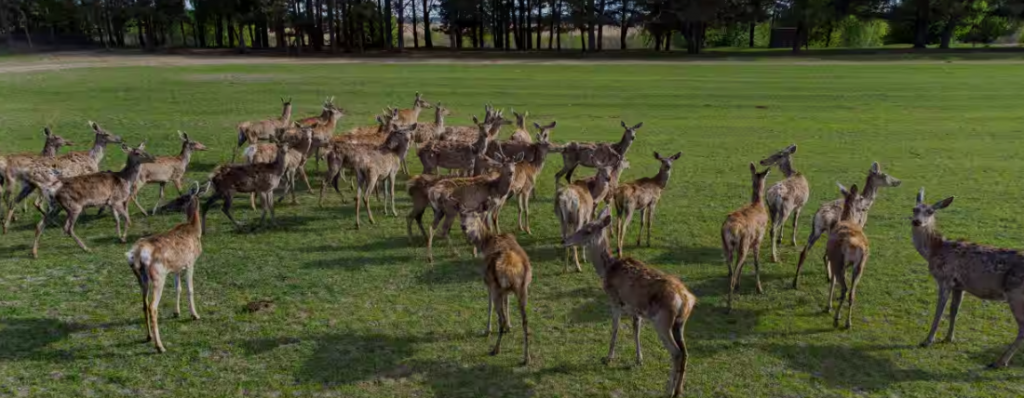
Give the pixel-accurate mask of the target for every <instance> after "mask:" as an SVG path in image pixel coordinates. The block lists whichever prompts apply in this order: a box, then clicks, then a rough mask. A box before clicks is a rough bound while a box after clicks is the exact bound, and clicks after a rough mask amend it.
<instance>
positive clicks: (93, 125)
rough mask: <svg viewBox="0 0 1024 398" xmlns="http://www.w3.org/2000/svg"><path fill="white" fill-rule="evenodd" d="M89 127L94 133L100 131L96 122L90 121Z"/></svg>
mask: <svg viewBox="0 0 1024 398" xmlns="http://www.w3.org/2000/svg"><path fill="white" fill-rule="evenodd" d="M89 127H92V130H93V131H100V125H98V124H96V122H94V121H92V120H90V121H89Z"/></svg>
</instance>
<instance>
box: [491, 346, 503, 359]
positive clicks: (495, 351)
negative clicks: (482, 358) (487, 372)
mask: <svg viewBox="0 0 1024 398" xmlns="http://www.w3.org/2000/svg"><path fill="white" fill-rule="evenodd" d="M500 353H501V350H500V349H497V348H495V349H493V350H491V353H490V355H491V356H492V357H493V356H496V355H498V354H500Z"/></svg>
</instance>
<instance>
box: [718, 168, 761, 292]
mask: <svg viewBox="0 0 1024 398" xmlns="http://www.w3.org/2000/svg"><path fill="white" fill-rule="evenodd" d="M769 171H771V169H770V168H769V169H766V170H765V171H763V172H760V173H758V172H757V168H756V167H754V163H753V162H751V163H750V179H751V185H753V187H752V190H753V193H752V194H751V197H750V203H747V204H746V205H744V206H743V207H741V208H740V209H739V210H736V211H734V212H732V213H729V216H728V217H726V218H725V222H724V223H722V252H723V253H724V254H725V256H724V258H725V268H726V269H728V270H729V311H732V295H733V292H734V291H736V289H738V288H739V286H740V277H741V275H743V264H744V263H745V262H746V261H747V253H748V252H751V251H753V252H754V277H755V278H756V279H757V292H758V293H763V292H764V289H762V288H761V241H762V240H764V232H765V229H766V228H767V227H768V211H767V210H765V207H764V203H763V199H764V181H765V179H766V178H768V172H769ZM734 255H735V257H734ZM733 258H735V259H736V269H735V271H734V270H733Z"/></svg>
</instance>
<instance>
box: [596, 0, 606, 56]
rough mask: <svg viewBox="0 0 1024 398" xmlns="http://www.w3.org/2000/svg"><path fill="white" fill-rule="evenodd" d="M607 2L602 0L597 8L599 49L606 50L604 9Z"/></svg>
mask: <svg viewBox="0 0 1024 398" xmlns="http://www.w3.org/2000/svg"><path fill="white" fill-rule="evenodd" d="M606 5H607V2H606V1H605V0H601V5H600V6H599V8H598V10H597V51H601V50H604V11H605V6H606Z"/></svg>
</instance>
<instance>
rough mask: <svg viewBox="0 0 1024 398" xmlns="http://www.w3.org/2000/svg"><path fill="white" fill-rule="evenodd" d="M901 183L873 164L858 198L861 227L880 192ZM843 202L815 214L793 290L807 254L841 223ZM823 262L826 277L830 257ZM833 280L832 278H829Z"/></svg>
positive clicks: (823, 207)
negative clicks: (822, 237) (823, 236)
mask: <svg viewBox="0 0 1024 398" xmlns="http://www.w3.org/2000/svg"><path fill="white" fill-rule="evenodd" d="M900 184H901V181H900V180H899V179H897V178H896V177H893V176H890V175H888V174H886V173H883V172H882V170H881V167H880V166H879V165H878V162H874V163H872V164H871V169H869V170H868V177H867V181H866V182H865V183H864V191H863V192H861V195H860V196H859V197H858V198H860V199H859V200H858V204H857V205H858V206H859V207H862V208H863V209H862V211H860V212H857V214H859V215H860V216H859V217H860V219H858V220H856V221H857V223H858V224H860V226H861V227H864V225H865V224H867V218H868V211H869V210H871V206H872V205H873V204H874V203H875V198H876V197H877V196H878V190H879V189H881V188H886V187H898V186H900ZM843 202H844V199H836V200H833V201H831V202H826V203H824V204H822V205H821V208H820V209H818V212H817V213H814V219H813V220H812V221H811V235H810V236H809V237H807V244H806V245H804V248H803V250H801V251H800V262H799V263H797V266H796V275H794V276H793V288H794V289H796V288H797V287H798V285H799V282H800V271H801V270H802V269H803V267H804V260H806V259H807V252H809V251H810V250H811V248H812V247H814V243H815V242H817V241H818V239H819V238H821V236H822V235H826V234H828V232H829V231H831V230H832V229H833V228H835V226H836V224H838V223H839V218H840V216H841V215H842V214H843ZM822 260H823V262H824V264H825V270H826V275H827V274H828V269H829V267H828V256H827V255H823V256H822ZM829 279H831V277H829Z"/></svg>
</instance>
